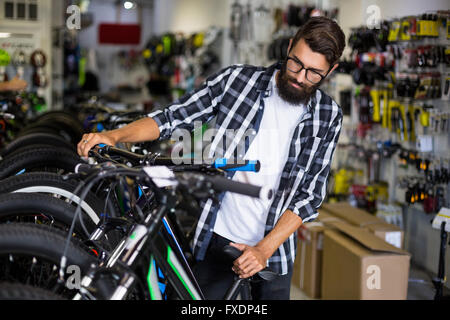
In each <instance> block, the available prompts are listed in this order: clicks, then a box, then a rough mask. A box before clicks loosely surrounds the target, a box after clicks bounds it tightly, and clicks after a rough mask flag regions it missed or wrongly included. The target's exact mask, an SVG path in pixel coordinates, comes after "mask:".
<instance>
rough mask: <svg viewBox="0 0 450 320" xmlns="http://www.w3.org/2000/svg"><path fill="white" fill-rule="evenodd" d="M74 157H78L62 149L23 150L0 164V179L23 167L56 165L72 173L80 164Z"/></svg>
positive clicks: (39, 148)
mask: <svg viewBox="0 0 450 320" xmlns="http://www.w3.org/2000/svg"><path fill="white" fill-rule="evenodd" d="M76 157H78V155H77V154H76V153H75V152H73V151H68V150H65V149H62V148H52V147H49V148H44V147H38V148H30V149H28V150H26V151H25V150H24V152H20V153H14V154H13V155H11V156H7V157H5V158H4V159H3V160H2V161H1V162H0V179H4V178H6V177H7V176H9V175H12V174H15V173H17V172H18V171H17V170H18V169H19V170H20V169H21V168H24V166H25V165H28V166H31V168H38V167H39V166H40V165H47V164H48V165H50V164H57V165H62V166H64V167H63V168H64V169H66V170H68V171H71V172H73V170H74V168H75V165H76V164H77V163H79V162H82V160H81V159H79V158H76ZM29 168H30V167H29Z"/></svg>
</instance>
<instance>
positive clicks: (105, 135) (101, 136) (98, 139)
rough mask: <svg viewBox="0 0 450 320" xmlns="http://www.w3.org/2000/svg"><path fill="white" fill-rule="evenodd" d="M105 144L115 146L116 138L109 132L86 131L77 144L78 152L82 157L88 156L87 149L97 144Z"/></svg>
mask: <svg viewBox="0 0 450 320" xmlns="http://www.w3.org/2000/svg"><path fill="white" fill-rule="evenodd" d="M100 143H103V144H106V145H109V146H115V145H116V140H115V139H114V138H113V137H112V135H111V134H110V133H109V132H100V133H87V134H84V135H83V138H81V141H80V142H79V143H78V145H77V151H78V154H79V155H80V156H82V157H88V153H89V150H91V149H92V147H94V146H95V145H97V144H100Z"/></svg>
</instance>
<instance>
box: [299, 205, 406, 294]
mask: <svg viewBox="0 0 450 320" xmlns="http://www.w3.org/2000/svg"><path fill="white" fill-rule="evenodd" d="M403 237H404V233H403V230H401V229H400V228H398V227H396V226H394V225H390V224H387V223H386V222H384V221H382V220H381V219H378V218H376V217H375V216H373V215H371V214H369V213H366V212H365V211H363V210H361V209H358V208H354V207H352V206H350V205H349V204H348V203H334V204H324V205H323V206H322V207H321V209H320V210H319V217H318V219H317V220H316V221H314V222H310V223H305V224H304V225H303V226H302V227H301V228H300V230H299V232H298V251H297V257H296V259H295V264H294V274H293V280H292V281H293V284H294V285H296V286H298V287H300V289H302V290H303V291H304V292H305V293H306V294H307V295H308V296H309V297H311V298H313V299H370V300H371V299H387V300H390V299H406V296H407V289H408V276H409V263H410V254H409V253H408V252H406V251H404V250H403V249H402V248H403Z"/></svg>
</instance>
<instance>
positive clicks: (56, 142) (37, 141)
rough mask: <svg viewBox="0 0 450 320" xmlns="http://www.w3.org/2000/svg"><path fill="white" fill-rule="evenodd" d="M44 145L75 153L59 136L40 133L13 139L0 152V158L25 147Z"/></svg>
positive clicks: (73, 148) (71, 145) (72, 147)
mask: <svg viewBox="0 0 450 320" xmlns="http://www.w3.org/2000/svg"><path fill="white" fill-rule="evenodd" d="M44 144H45V145H49V146H53V147H58V148H67V149H69V150H73V151H75V146H74V145H73V144H71V143H69V142H68V141H67V140H65V139H64V138H62V137H60V136H59V135H56V134H49V133H44V132H42V133H33V134H27V135H25V136H21V137H18V138H17V139H14V140H13V141H12V142H10V143H9V144H8V145H6V146H5V147H4V148H3V149H2V150H1V151H0V157H2V158H5V157H6V156H7V155H9V154H12V153H13V152H15V151H17V150H19V149H22V148H25V147H30V146H35V145H44Z"/></svg>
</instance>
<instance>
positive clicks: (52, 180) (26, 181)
mask: <svg viewBox="0 0 450 320" xmlns="http://www.w3.org/2000/svg"><path fill="white" fill-rule="evenodd" d="M38 184H40V185H47V186H52V187H58V188H61V189H64V190H67V191H69V192H73V191H75V189H76V187H77V185H78V182H75V181H73V180H62V178H61V176H60V175H58V174H56V173H51V172H29V173H24V174H20V175H17V176H12V177H8V178H6V179H3V180H2V183H0V193H11V192H13V191H15V190H17V189H22V188H25V187H29V186H33V185H38ZM84 200H85V201H86V202H87V203H88V204H89V205H90V206H91V207H92V209H93V210H94V211H95V212H96V213H99V212H102V211H103V209H104V202H103V201H102V200H101V199H100V198H98V197H96V196H95V195H94V194H93V193H88V195H87V196H86V198H85V199H84Z"/></svg>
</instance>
